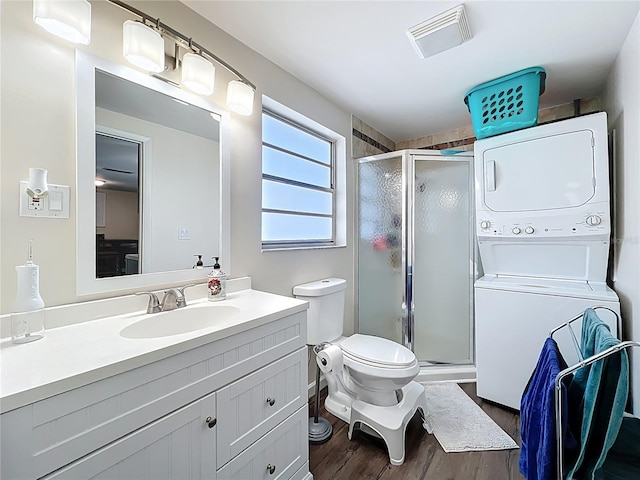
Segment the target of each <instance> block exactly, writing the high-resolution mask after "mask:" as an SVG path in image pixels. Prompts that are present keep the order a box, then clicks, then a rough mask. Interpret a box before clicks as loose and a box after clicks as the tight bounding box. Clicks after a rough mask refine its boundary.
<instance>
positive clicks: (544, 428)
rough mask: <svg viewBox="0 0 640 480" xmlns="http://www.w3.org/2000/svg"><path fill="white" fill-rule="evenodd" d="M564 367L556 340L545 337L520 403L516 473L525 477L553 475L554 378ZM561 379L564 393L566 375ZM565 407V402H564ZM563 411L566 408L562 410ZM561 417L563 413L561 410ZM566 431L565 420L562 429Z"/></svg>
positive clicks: (541, 479)
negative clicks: (520, 435) (518, 470)
mask: <svg viewBox="0 0 640 480" xmlns="http://www.w3.org/2000/svg"><path fill="white" fill-rule="evenodd" d="M565 368H567V364H566V363H565V361H564V359H563V358H562V355H561V354H560V351H559V349H558V345H557V344H556V341H555V340H553V339H552V338H547V340H546V341H545V342H544V345H543V347H542V352H540V357H539V358H538V363H537V365H536V368H535V370H534V371H533V375H532V376H531V378H530V379H529V383H528V384H527V387H526V388H525V390H524V393H523V395H522V400H521V402H520V430H521V434H522V447H521V450H520V462H519V466H520V472H522V474H523V475H524V476H525V478H527V480H554V479H555V478H556V412H555V399H554V391H555V379H556V376H557V375H558V373H560V371H561V370H563V369H565ZM565 380H567V382H564V381H563V385H562V390H563V395H564V394H566V383H568V377H566V378H565ZM564 405H565V406H566V402H565V403H564ZM565 410H566V409H565ZM563 418H564V419H566V418H567V415H566V413H565V412H563ZM563 430H566V423H565V428H563Z"/></svg>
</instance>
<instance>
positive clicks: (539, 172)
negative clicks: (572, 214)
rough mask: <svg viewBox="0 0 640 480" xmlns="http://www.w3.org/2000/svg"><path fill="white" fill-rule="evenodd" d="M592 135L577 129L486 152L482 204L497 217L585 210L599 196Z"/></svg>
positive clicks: (484, 154)
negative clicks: (586, 204) (569, 209)
mask: <svg viewBox="0 0 640 480" xmlns="http://www.w3.org/2000/svg"><path fill="white" fill-rule="evenodd" d="M593 145H594V140H593V132H592V131H591V130H577V131H573V132H567V133H562V134H557V135H549V136H545V137H542V138H537V139H534V140H528V141H522V142H515V143H510V144H507V145H503V146H499V147H496V148H490V149H488V150H486V151H485V152H484V153H483V158H482V162H483V187H484V188H483V189H482V193H483V198H482V200H483V202H484V204H485V205H486V207H487V208H488V209H489V210H493V211H495V212H522V211H534V210H537V211H540V210H550V209H560V208H570V207H578V206H580V205H584V204H585V203H586V202H588V201H589V200H590V199H591V198H592V197H593V196H594V195H595V174H594V151H593Z"/></svg>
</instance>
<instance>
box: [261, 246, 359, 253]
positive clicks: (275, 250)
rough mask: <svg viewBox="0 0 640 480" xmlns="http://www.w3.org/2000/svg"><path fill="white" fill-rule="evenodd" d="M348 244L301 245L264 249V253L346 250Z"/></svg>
mask: <svg viewBox="0 0 640 480" xmlns="http://www.w3.org/2000/svg"><path fill="white" fill-rule="evenodd" d="M346 246H347V245H346V244H343V245H300V246H294V247H274V248H264V247H263V248H262V253H265V252H283V251H284V252H286V251H290V250H325V249H330V248H346Z"/></svg>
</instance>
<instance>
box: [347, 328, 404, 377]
mask: <svg viewBox="0 0 640 480" xmlns="http://www.w3.org/2000/svg"><path fill="white" fill-rule="evenodd" d="M340 348H341V349H342V353H343V355H344V356H345V357H346V358H349V359H350V360H353V361H354V362H359V363H361V364H363V365H368V366H371V367H376V368H382V369H403V370H404V369H406V368H410V367H412V366H413V365H415V363H416V356H415V355H414V353H413V352H412V351H411V350H409V349H408V348H406V347H404V346H402V345H400V344H399V343H396V342H393V341H391V340H388V339H386V338H381V337H374V336H372V335H362V334H359V333H356V334H354V335H351V336H350V337H348V338H346V339H344V340H343V341H342V342H340Z"/></svg>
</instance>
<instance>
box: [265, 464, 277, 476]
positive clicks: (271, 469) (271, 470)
mask: <svg viewBox="0 0 640 480" xmlns="http://www.w3.org/2000/svg"><path fill="white" fill-rule="evenodd" d="M275 471H276V466H275V465H271V464H269V465H267V472H269V475H273V474H274V472H275Z"/></svg>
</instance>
